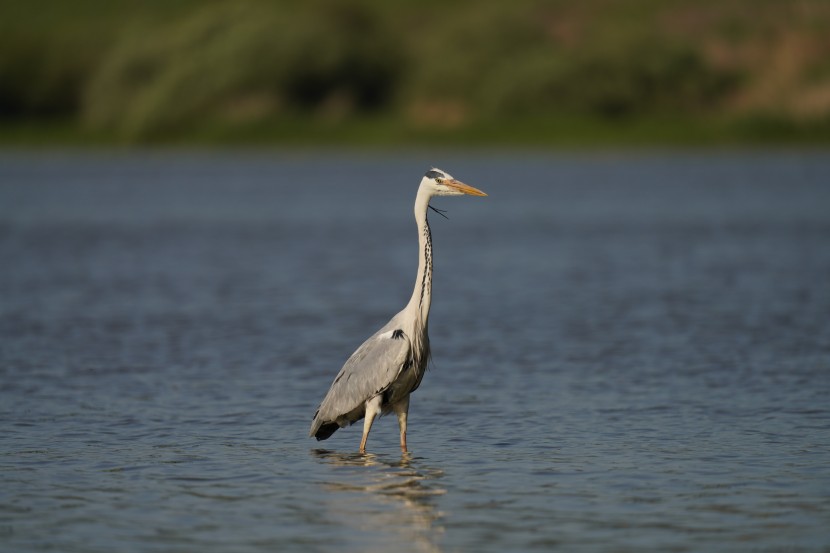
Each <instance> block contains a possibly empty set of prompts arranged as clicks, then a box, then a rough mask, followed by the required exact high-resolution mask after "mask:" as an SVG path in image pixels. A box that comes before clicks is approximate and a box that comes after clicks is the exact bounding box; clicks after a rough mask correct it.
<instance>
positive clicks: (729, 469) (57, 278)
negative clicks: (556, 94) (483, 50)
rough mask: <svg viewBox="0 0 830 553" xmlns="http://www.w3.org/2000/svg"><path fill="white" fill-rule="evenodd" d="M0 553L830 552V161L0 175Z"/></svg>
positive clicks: (155, 158) (67, 164)
mask: <svg viewBox="0 0 830 553" xmlns="http://www.w3.org/2000/svg"><path fill="white" fill-rule="evenodd" d="M432 164H435V165H437V166H439V167H441V168H443V169H445V170H447V171H449V172H451V173H453V175H455V176H456V177H457V178H459V179H461V180H464V181H466V182H469V183H470V184H473V185H474V186H477V187H479V188H481V189H483V190H485V191H486V192H488V193H489V194H490V195H489V196H488V197H487V198H472V197H463V198H438V199H436V200H435V201H434V202H433V203H434V205H436V206H438V207H441V208H445V209H447V210H448V215H449V218H450V219H449V220H444V219H442V218H440V217H437V216H436V215H435V214H432V216H431V218H430V221H431V225H432V232H433V242H434V246H435V282H434V290H433V292H434V302H433V309H432V313H431V319H430V335H431V339H432V348H433V362H432V364H431V369H430V371H429V372H428V373H427V375H426V377H425V379H424V382H423V384H422V386H421V388H420V389H419V390H418V391H417V392H416V393H415V394H414V395H413V397H412V406H411V410H410V430H409V436H408V437H409V445H410V449H411V451H410V454H409V455H406V456H402V455H401V453H400V451H399V449H398V445H397V423H396V421H395V419H394V417H386V418H383V419H381V420H379V421H377V422H376V423H375V427H374V429H373V431H372V434H371V436H370V439H369V450H370V453H369V454H367V455H359V454H357V453H356V452H357V446H358V441H359V438H360V426H359V425H356V426H355V427H352V428H348V429H344V430H340V431H339V432H337V433H336V434H335V435H334V436H333V437H332V438H331V439H330V440H328V441H325V442H320V443H317V442H315V441H314V440H311V439H309V438H308V437H307V432H308V427H309V424H310V422H311V416H312V415H313V413H314V410H315V408H316V407H317V404H318V403H319V401H320V400H321V399H322V396H323V395H324V393H325V391H326V390H327V388H328V386H329V384H330V383H331V380H332V378H333V377H334V375H335V374H336V373H337V371H338V370H339V368H340V366H341V365H342V363H343V361H344V360H345V359H346V358H347V357H348V355H349V354H350V353H351V352H352V351H353V350H354V348H355V347H356V346H357V345H359V344H360V342H362V340H363V339H364V338H366V337H367V336H369V335H370V334H371V333H372V332H374V331H375V330H376V329H377V328H378V327H379V326H380V325H382V324H383V323H385V322H386V320H387V319H388V318H389V317H390V316H391V315H393V314H394V313H396V312H397V311H398V310H399V309H400V308H401V307H402V306H403V305H404V303H405V302H406V301H407V300H408V298H409V295H410V293H411V290H412V286H413V284H414V278H415V269H416V265H417V251H416V250H417V248H416V244H417V236H416V232H415V225H414V220H413V217H412V202H413V199H414V196H415V191H416V189H417V185H418V182H419V180H420V177H421V175H422V174H423V173H424V171H426V170H427V169H429V168H430V165H432ZM0 549H2V550H3V551H9V552H30V551H31V552H34V551H61V552H112V551H159V552H191V551H200V552H227V551H233V552H260V551H325V552H328V551H337V552H340V551H344V552H350V551H388V550H395V551H399V552H407V551H489V552H501V551H553V550H556V551H602V552H605V551H661V552H663V551H830V156H826V155H822V154H818V153H815V154H797V153H717V154H680V153H675V154H628V155H622V154H620V155H613V154H574V155H559V156H543V155H534V156H518V155H498V154H493V155H486V156H485V155H460V154H459V155H454V156H429V155H427V154H425V153H421V154H416V155H411V156H405V155H368V154H367V155H354V156H351V155H346V154H332V153H319V154H311V153H309V154H296V155H291V154H287V153H282V154H274V155H271V154H268V153H261V154H256V155H243V154H239V153H211V154H207V153H205V154H199V153H166V154H165V153H138V154H127V153H114V154H93V153H76V154H72V153H52V154H32V153H28V154H15V153H13V152H7V153H4V154H1V155H0Z"/></svg>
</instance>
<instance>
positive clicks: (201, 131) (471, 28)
mask: <svg viewBox="0 0 830 553" xmlns="http://www.w3.org/2000/svg"><path fill="white" fill-rule="evenodd" d="M0 14H2V17H0V144H6V145H20V146H33V147H35V146H40V145H74V144H77V145H133V144H162V145H168V144H176V145H178V144H184V145H187V144H198V145H224V144H281V145H298V146H314V145H327V146H328V145H335V146H336V145H357V146H370V147H389V146H391V147H396V146H400V145H410V144H445V145H460V146H466V145H470V146H488V145H498V146H508V147H509V146H516V147H527V146H564V147H568V146H574V147H582V146H587V147H590V146H595V145H602V146H615V145H634V146H641V145H644V146H648V145H670V146H672V145H676V146H694V145H741V144H750V145H751V144H763V145H768V144H826V143H828V142H830V41H828V40H827V37H828V36H830V2H826V1H824V0H800V1H798V2H780V1H777V0H719V1H714V0H699V1H697V2H692V1H690V0H627V1H623V2H620V1H616V0H584V1H583V2H578V3H577V2H565V1H557V0H554V1H541V0H514V1H513V2H511V3H509V5H507V3H503V2H496V1H493V0H490V1H486V0H485V1H479V2H472V1H467V0H465V1H460V2H454V3H444V2H435V1H429V2H404V1H401V2H381V1H380V0H363V1H357V2H350V3H348V4H347V3H343V2H335V1H333V0H312V1H309V2H300V1H278V2H265V1H264V0H263V1H257V0H239V1H218V0H213V1H199V2H197V1H195V0H168V1H160V0H145V1H143V2H132V1H127V0H113V1H109V2H105V1H102V0H76V1H74V2H72V3H66V2H59V1H57V0H43V1H41V2H39V3H27V2H23V1H20V0H17V1H10V0H0Z"/></svg>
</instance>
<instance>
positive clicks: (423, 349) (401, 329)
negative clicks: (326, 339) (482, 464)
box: [309, 170, 486, 451]
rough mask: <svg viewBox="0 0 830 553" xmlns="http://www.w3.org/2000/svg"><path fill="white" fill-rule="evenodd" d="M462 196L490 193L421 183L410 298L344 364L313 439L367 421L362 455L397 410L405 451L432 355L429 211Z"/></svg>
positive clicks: (435, 177)
mask: <svg viewBox="0 0 830 553" xmlns="http://www.w3.org/2000/svg"><path fill="white" fill-rule="evenodd" d="M460 194H470V195H476V196H484V195H486V194H484V193H483V192H481V191H480V190H477V189H475V188H473V187H471V186H467V185H465V184H463V183H460V182H458V181H456V180H455V179H453V178H452V177H451V176H449V175H447V174H446V173H444V172H443V171H439V170H431V171H428V172H427V174H426V175H425V176H424V178H423V179H422V181H421V186H420V187H419V188H418V195H417V196H416V198H415V222H416V223H417V225H418V252H419V257H418V274H417V276H416V279H415V289H414V290H413V292H412V297H411V298H410V300H409V303H407V305H406V307H404V309H403V310H402V311H401V312H399V313H398V314H397V315H395V316H394V317H392V319H391V320H390V321H389V322H388V323H387V324H386V325H384V326H383V327H382V328H381V329H380V330H378V331H377V332H376V333H375V334H374V335H372V336H371V337H370V338H369V339H368V340H366V341H365V342H363V344H362V345H361V346H360V347H359V348H357V351H355V352H354V353H353V354H352V356H351V357H349V359H348V360H347V361H346V364H345V365H343V368H342V369H341V370H340V372H339V373H338V374H337V376H336V377H335V379H334V382H333V383H332V385H331V388H329V391H328V393H327V394H326V397H325V398H324V399H323V401H322V403H321V404H320V407H319V408H318V409H317V412H316V413H315V414H314V420H313V421H312V423H311V431H310V433H309V436H314V437H316V438H317V439H318V440H325V439H327V438H328V437H330V436H331V435H332V434H333V433H334V432H335V431H337V429H338V428H342V427H344V426H348V425H350V424H353V423H355V422H357V421H359V420H360V419H365V422H364V428H363V438H362V440H361V443H360V450H361V451H364V450H365V447H366V439H367V438H368V435H369V430H370V428H371V426H372V422H373V421H374V419H375V417H376V416H377V415H379V414H382V413H388V412H390V411H394V412H395V413H396V414H397V416H398V423H399V425H400V430H401V448H402V449H403V450H404V451H405V450H406V417H407V413H408V412H409V395H410V394H411V393H412V392H414V391H415V390H416V389H417V388H418V386H420V384H421V379H422V378H423V377H424V372H425V371H426V366H427V361H428V359H429V351H430V350H429V336H428V334H427V321H428V319H429V308H430V304H431V302H432V235H431V233H430V228H429V223H428V222H427V209H428V207H429V200H430V198H432V197H433V196H435V195H460Z"/></svg>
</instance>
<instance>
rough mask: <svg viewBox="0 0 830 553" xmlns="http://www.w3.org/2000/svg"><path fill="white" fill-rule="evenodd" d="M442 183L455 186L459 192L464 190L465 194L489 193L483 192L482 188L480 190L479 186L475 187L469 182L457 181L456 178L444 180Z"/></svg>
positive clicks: (479, 194) (478, 194) (451, 186)
mask: <svg viewBox="0 0 830 553" xmlns="http://www.w3.org/2000/svg"><path fill="white" fill-rule="evenodd" d="M441 184H443V185H445V186H449V187H450V188H455V189H456V190H458V191H459V192H462V193H464V194H469V195H470V196H486V195H487V194H485V193H484V192H482V191H481V190H479V189H478V188H474V187H472V186H470V185H469V184H464V183H463V182H461V181H457V180H455V179H447V180H445V181H443V182H442V183H441Z"/></svg>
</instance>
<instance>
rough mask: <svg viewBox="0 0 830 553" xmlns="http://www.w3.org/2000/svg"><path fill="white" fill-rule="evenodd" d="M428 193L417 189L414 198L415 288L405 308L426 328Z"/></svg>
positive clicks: (429, 289) (428, 299) (429, 270)
mask: <svg viewBox="0 0 830 553" xmlns="http://www.w3.org/2000/svg"><path fill="white" fill-rule="evenodd" d="M429 199H430V194H429V193H428V192H426V191H424V190H423V189H419V190H418V195H417V196H416V198H415V223H416V224H417V225H418V275H417V276H416V277H415V289H414V290H413V291H412V297H411V298H410V300H409V304H407V309H410V310H414V311H415V313H416V314H418V315H420V320H421V323H422V324H423V326H424V328H426V324H427V318H428V317H429V306H430V303H431V302H432V234H430V232H429V223H428V222H427V208H428V207H429Z"/></svg>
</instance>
